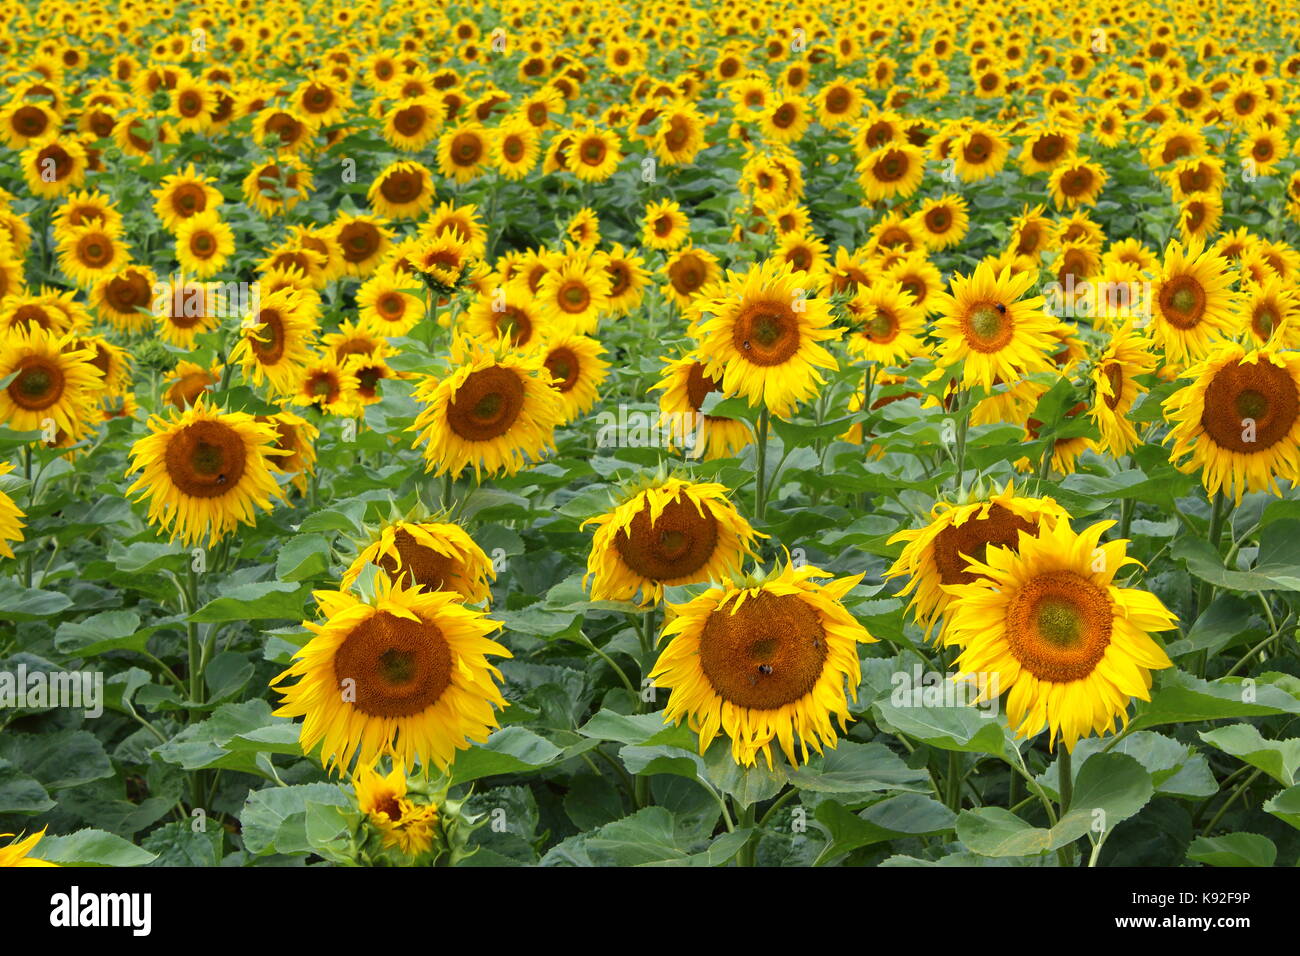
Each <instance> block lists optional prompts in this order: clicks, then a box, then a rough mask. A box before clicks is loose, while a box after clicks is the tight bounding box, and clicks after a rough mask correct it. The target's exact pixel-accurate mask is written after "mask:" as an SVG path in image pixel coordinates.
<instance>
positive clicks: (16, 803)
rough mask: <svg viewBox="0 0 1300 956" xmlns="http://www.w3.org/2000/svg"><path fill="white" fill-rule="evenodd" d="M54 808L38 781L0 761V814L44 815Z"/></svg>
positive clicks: (52, 802)
mask: <svg viewBox="0 0 1300 956" xmlns="http://www.w3.org/2000/svg"><path fill="white" fill-rule="evenodd" d="M54 806H55V803H54V801H53V800H51V799H50V795H49V794H48V793H46V792H45V788H44V787H42V786H41V785H40V782H39V781H37V780H36V779H35V778H34V777H32V776H30V775H29V774H25V773H23V772H22V771H21V770H19V769H18V768H17V767H15V766H13V765H12V764H10V763H9V762H8V761H7V760H0V813H44V812H45V811H46V810H50V809H52V808H53V807H54Z"/></svg>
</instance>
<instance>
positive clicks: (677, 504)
mask: <svg viewBox="0 0 1300 956" xmlns="http://www.w3.org/2000/svg"><path fill="white" fill-rule="evenodd" d="M589 524H594V525H595V526H596V532H595V535H594V537H593V538H592V542H591V553H590V555H589V556H588V558H587V574H586V576H585V577H584V578H583V585H584V586H585V587H589V588H590V590H591V599H592V600H593V601H633V600H636V599H637V596H638V595H640V601H641V603H642V604H657V603H659V602H660V601H662V600H663V593H664V588H665V587H672V586H674V585H678V584H697V583H701V582H705V581H723V580H726V578H728V577H730V576H731V575H733V574H737V573H739V571H740V568H741V566H742V565H743V564H744V561H745V558H746V557H749V556H752V555H753V554H754V543H755V539H756V538H759V537H764V536H763V535H760V534H759V533H758V532H756V531H755V530H754V529H753V528H751V527H750V525H749V522H748V521H746V520H745V519H744V518H743V517H742V516H741V514H740V512H738V511H737V510H736V508H735V506H734V505H732V504H731V502H729V501H728V500H727V489H726V487H725V486H723V485H720V484H717V483H714V482H707V483H701V482H689V481H684V480H683V479H681V478H660V479H656V480H655V481H653V482H652V483H651V484H650V485H649V486H648V487H644V488H640V489H637V490H636V491H634V492H633V493H631V494H629V495H627V496H626V497H625V498H624V499H623V500H622V501H621V502H619V504H618V505H617V507H615V508H614V509H613V510H612V511H609V512H607V513H606V514H602V515H597V516H595V517H592V518H588V519H587V520H586V521H584V522H583V523H582V527H583V528H585V527H586V526H587V525H589Z"/></svg>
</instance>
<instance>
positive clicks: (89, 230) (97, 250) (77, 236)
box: [59, 222, 131, 287]
mask: <svg viewBox="0 0 1300 956" xmlns="http://www.w3.org/2000/svg"><path fill="white" fill-rule="evenodd" d="M121 240H122V233H121V227H115V226H108V225H104V224H102V223H99V222H90V223H87V224H86V225H84V226H69V227H68V228H67V229H66V230H65V231H64V234H63V236H62V238H61V239H60V241H59V268H60V269H62V270H63V274H64V275H66V276H67V277H68V278H69V279H71V280H72V281H73V282H75V283H76V284H77V285H79V286H83V287H89V286H93V285H94V284H95V283H96V282H98V281H99V280H100V279H102V278H104V277H105V276H108V275H112V274H113V273H116V272H118V271H120V270H121V269H123V268H125V267H126V266H128V265H129V264H130V262H131V256H130V252H129V251H128V250H127V247H126V245H125V244H124V243H123V242H122V241H121Z"/></svg>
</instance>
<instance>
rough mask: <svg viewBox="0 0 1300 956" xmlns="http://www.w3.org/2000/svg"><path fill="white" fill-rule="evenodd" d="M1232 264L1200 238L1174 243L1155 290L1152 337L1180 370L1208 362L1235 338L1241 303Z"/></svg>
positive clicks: (1168, 251) (1166, 257)
mask: <svg viewBox="0 0 1300 956" xmlns="http://www.w3.org/2000/svg"><path fill="white" fill-rule="evenodd" d="M1231 285H1232V272H1231V271H1230V269H1229V266H1228V262H1227V260H1226V259H1224V258H1222V257H1221V256H1218V255H1215V254H1214V252H1213V250H1207V249H1205V247H1204V244H1203V243H1202V242H1201V241H1200V240H1199V239H1198V240H1193V241H1192V242H1191V243H1189V244H1188V245H1187V246H1186V247H1184V246H1183V245H1182V244H1181V243H1178V242H1170V243H1169V246H1168V248H1167V249H1166V250H1165V258H1164V263H1163V265H1162V266H1161V269H1160V275H1159V276H1158V277H1157V279H1156V282H1155V286H1154V289H1153V291H1152V299H1153V302H1152V305H1153V306H1154V308H1153V310H1152V311H1153V315H1152V323H1151V328H1152V333H1153V335H1154V338H1155V341H1156V343H1157V344H1158V345H1160V346H1161V348H1162V349H1163V350H1164V355H1165V360H1166V361H1168V362H1174V363H1177V364H1180V365H1186V364H1190V363H1192V362H1196V361H1199V360H1200V359H1202V358H1204V357H1205V355H1206V354H1207V353H1208V352H1209V350H1210V347H1211V346H1212V345H1213V343H1214V342H1215V340H1216V339H1220V338H1222V337H1224V336H1225V335H1227V334H1229V332H1230V331H1231V328H1232V324H1233V321H1232V319H1233V309H1234V307H1235V303H1236V297H1235V296H1234V294H1233V292H1232V290H1231V288H1230V286H1231Z"/></svg>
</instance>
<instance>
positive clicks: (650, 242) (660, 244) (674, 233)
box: [641, 199, 691, 250]
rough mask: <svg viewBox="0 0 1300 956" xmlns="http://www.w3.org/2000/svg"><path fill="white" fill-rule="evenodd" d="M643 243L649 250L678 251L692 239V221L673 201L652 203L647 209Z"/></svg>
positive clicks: (642, 228)
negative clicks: (678, 248) (679, 247)
mask: <svg viewBox="0 0 1300 956" xmlns="http://www.w3.org/2000/svg"><path fill="white" fill-rule="evenodd" d="M642 222H643V225H642V227H641V243H642V244H643V245H644V246H646V247H647V248H649V249H667V250H671V249H676V248H677V247H678V246H680V245H681V244H682V243H684V242H686V241H687V240H688V239H690V237H691V221H690V219H688V218H687V217H686V213H684V212H682V208H681V206H679V205H677V203H675V202H673V201H672V200H671V199H664V200H662V201H660V202H652V203H650V204H649V205H647V206H646V208H645V218H644V219H643V220H642Z"/></svg>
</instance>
